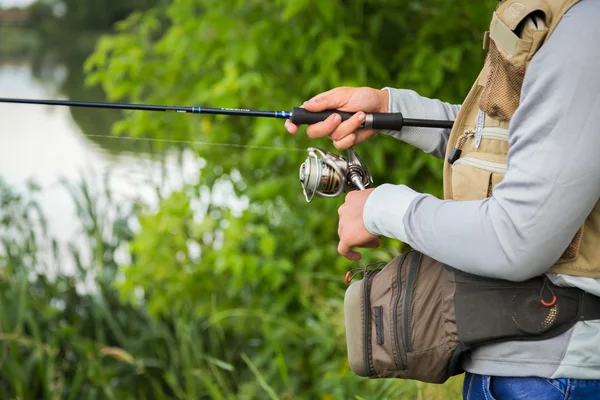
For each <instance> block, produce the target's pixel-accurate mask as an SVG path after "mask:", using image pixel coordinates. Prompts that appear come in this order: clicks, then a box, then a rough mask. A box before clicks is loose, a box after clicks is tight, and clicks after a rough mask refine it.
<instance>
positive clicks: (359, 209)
mask: <svg viewBox="0 0 600 400" xmlns="http://www.w3.org/2000/svg"><path fill="white" fill-rule="evenodd" d="M373 190H375V189H366V190H355V191H352V192H349V193H348V194H347V195H346V200H345V201H344V204H342V205H341V206H340V208H339V209H338V214H339V215H340V222H339V225H338V236H339V237H340V244H339V245H338V253H340V254H341V255H343V256H344V257H346V258H347V259H348V260H352V261H359V260H360V259H361V255H360V253H359V252H357V251H354V250H352V248H353V247H364V248H376V247H379V245H380V241H379V237H378V236H375V235H373V234H371V233H370V232H369V231H368V230H367V228H366V227H365V224H364V222H363V208H364V207H365V203H366V202H367V199H368V198H369V195H370V194H371V192H373Z"/></svg>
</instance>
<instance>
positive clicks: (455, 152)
mask: <svg viewBox="0 0 600 400" xmlns="http://www.w3.org/2000/svg"><path fill="white" fill-rule="evenodd" d="M473 136H475V132H474V131H473V130H472V129H471V130H469V131H466V132H465V133H463V134H462V135H460V136H459V137H458V140H457V141H456V146H455V147H454V148H453V149H452V151H451V152H450V156H449V157H448V162H449V163H450V164H454V162H455V161H456V160H458V159H459V158H460V155H461V154H462V147H463V146H464V145H465V142H466V141H467V139H468V138H470V137H473Z"/></svg>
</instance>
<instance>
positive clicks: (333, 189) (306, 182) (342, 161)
mask: <svg viewBox="0 0 600 400" xmlns="http://www.w3.org/2000/svg"><path fill="white" fill-rule="evenodd" d="M0 103H15V104H37V105H49V106H66V107H88V108H108V109H120V110H140V111H161V112H180V113H192V114H214V115H234V116H247V117H264V118H277V119H289V120H290V121H291V122H293V123H294V124H296V125H311V124H315V123H317V122H321V121H324V120H325V119H327V118H328V117H329V116H331V115H332V114H339V115H340V116H341V117H342V121H346V120H348V119H349V118H351V117H352V116H353V115H354V113H350V112H345V111H338V110H326V111H320V112H311V111H307V110H305V109H304V108H301V107H294V108H292V110H291V111H264V110H249V109H238V108H205V107H198V106H191V107H186V106H159V105H147V104H126V103H107V102H86V101H67V100H35V99H16V98H0ZM453 125H454V121H443V120H430V119H411V118H404V116H403V115H402V113H367V114H366V118H365V121H364V122H363V123H362V125H361V126H360V127H361V128H373V129H381V130H383V129H386V130H393V131H399V130H401V129H402V128H403V127H405V126H413V127H421V128H441V129H451V128H452V126H453ZM346 151H347V154H348V155H347V157H344V156H341V155H338V154H334V153H330V152H328V151H326V150H322V149H319V148H316V147H309V148H308V157H307V158H306V160H305V161H304V162H303V163H302V165H301V166H300V176H299V178H300V183H301V184H302V189H303V192H304V197H305V198H306V201H307V202H310V201H311V200H312V199H313V197H314V196H315V195H318V196H321V197H336V196H339V195H340V194H341V193H343V192H348V191H351V190H364V189H366V188H368V187H370V186H371V185H372V184H373V178H372V177H371V174H370V173H369V170H368V169H367V166H366V165H365V163H364V162H363V161H362V159H361V158H360V157H359V156H358V154H357V153H356V151H355V150H354V149H352V148H349V149H347V150H346Z"/></svg>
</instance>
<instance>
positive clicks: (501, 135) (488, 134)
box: [448, 127, 508, 164]
mask: <svg viewBox="0 0 600 400" xmlns="http://www.w3.org/2000/svg"><path fill="white" fill-rule="evenodd" d="M476 135H477V132H475V131H474V130H472V129H471V130H469V131H466V132H465V133H463V134H462V135H460V136H459V137H458V139H457V140H456V146H455V147H454V148H453V149H452V152H451V153H450V156H449V157H448V162H449V163H450V164H454V163H455V162H456V160H458V159H459V158H460V155H461V153H462V148H463V146H464V145H465V143H466V142H467V139H469V138H471V137H475V136H476ZM481 138H482V139H495V140H504V141H508V130H507V129H503V128H496V127H492V128H483V130H482V131H481Z"/></svg>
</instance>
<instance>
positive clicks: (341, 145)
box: [333, 133, 356, 150]
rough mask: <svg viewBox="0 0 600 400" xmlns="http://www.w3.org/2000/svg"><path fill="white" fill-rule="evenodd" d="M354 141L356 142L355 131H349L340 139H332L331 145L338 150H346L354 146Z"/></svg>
mask: <svg viewBox="0 0 600 400" xmlns="http://www.w3.org/2000/svg"><path fill="white" fill-rule="evenodd" d="M355 143H356V133H351V134H349V135H348V136H346V137H345V138H343V139H341V140H338V141H334V142H333V145H334V146H335V148H336V149H338V150H346V149H348V148H350V147H352V146H354V144H355Z"/></svg>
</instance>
